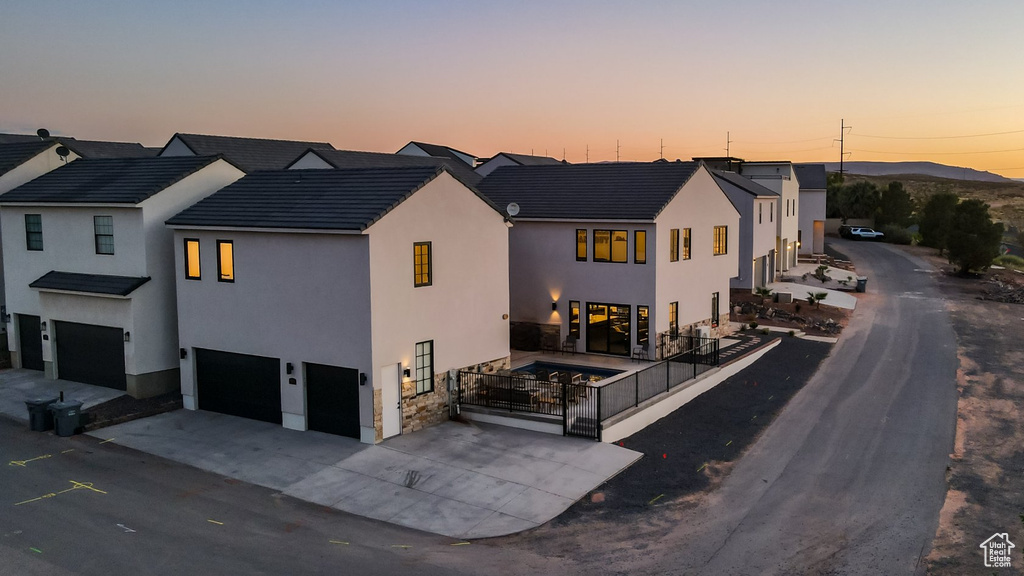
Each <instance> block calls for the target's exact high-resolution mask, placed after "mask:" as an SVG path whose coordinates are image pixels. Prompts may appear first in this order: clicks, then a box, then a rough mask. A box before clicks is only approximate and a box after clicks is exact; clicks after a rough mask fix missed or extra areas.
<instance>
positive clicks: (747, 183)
mask: <svg viewBox="0 0 1024 576" xmlns="http://www.w3.org/2000/svg"><path fill="white" fill-rule="evenodd" d="M711 174H712V175H714V177H715V180H719V181H724V182H728V183H729V184H732V185H733V186H735V187H736V188H739V189H740V190H743V191H744V192H746V193H748V194H752V195H754V196H775V197H778V195H779V193H778V192H776V191H774V190H772V189H770V188H767V187H765V186H762V185H761V184H758V183H757V182H754V181H753V180H751V179H750V178H746V177H744V176H740V175H739V174H737V173H735V172H726V171H724V170H712V171H711Z"/></svg>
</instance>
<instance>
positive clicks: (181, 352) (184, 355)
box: [178, 348, 188, 360]
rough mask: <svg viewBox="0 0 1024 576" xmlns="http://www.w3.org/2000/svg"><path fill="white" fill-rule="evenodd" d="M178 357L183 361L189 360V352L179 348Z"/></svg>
mask: <svg viewBox="0 0 1024 576" xmlns="http://www.w3.org/2000/svg"><path fill="white" fill-rule="evenodd" d="M178 356H179V357H180V358H181V359H182V360H184V359H185V358H188V350H186V349H184V348H178Z"/></svg>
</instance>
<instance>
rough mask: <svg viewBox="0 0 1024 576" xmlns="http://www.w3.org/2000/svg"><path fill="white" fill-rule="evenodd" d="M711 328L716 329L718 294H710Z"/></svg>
mask: <svg viewBox="0 0 1024 576" xmlns="http://www.w3.org/2000/svg"><path fill="white" fill-rule="evenodd" d="M711 327H712V328H717V327H718V292H714V293H712V294H711Z"/></svg>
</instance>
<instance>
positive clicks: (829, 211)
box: [825, 172, 843, 218]
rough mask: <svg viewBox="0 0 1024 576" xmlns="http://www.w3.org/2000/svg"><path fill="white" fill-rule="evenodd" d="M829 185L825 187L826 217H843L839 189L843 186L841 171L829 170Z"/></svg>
mask: <svg viewBox="0 0 1024 576" xmlns="http://www.w3.org/2000/svg"><path fill="white" fill-rule="evenodd" d="M826 178H827V179H828V187H827V188H826V189H825V217H826V218H841V217H842V215H841V214H840V213H839V191H840V190H842V188H843V175H842V174H840V173H839V172H829V173H828V176H827V177H826Z"/></svg>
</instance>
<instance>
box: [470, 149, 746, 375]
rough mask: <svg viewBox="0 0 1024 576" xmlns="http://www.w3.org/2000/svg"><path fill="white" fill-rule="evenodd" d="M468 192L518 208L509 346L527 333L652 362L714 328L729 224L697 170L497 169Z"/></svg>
mask: <svg viewBox="0 0 1024 576" xmlns="http://www.w3.org/2000/svg"><path fill="white" fill-rule="evenodd" d="M478 188H479V189H480V191H481V192H483V193H484V194H485V195H487V196H488V197H489V198H490V199H491V201H492V202H494V203H495V204H496V205H499V206H507V205H509V204H512V203H515V204H517V205H518V207H519V213H518V215H517V216H516V217H515V222H516V224H515V227H513V228H512V230H511V231H510V239H509V276H510V286H511V288H510V297H511V315H512V320H513V322H514V323H515V324H514V327H513V346H517V345H520V346H523V345H525V346H530V345H531V343H530V342H528V340H529V339H530V338H531V336H530V334H537V333H538V332H539V333H540V337H541V338H544V337H545V336H546V335H554V336H555V337H556V338H557V340H558V341H559V342H565V340H566V338H567V337H572V338H574V339H576V344H577V349H578V351H580V352H588V353H596V354H612V355H619V356H631V355H633V354H634V353H635V352H640V351H645V352H646V353H647V355H648V357H650V358H661V357H663V356H664V354H665V350H667V348H668V346H669V343H670V341H672V340H674V339H675V337H677V336H679V335H699V334H710V335H719V334H720V333H722V332H724V331H725V330H726V327H727V326H728V308H729V284H730V279H731V278H732V277H733V276H735V275H736V269H737V258H738V253H739V219H740V217H739V212H738V211H737V210H736V208H735V207H734V206H733V204H732V203H731V202H730V201H729V198H728V197H727V196H726V195H725V193H724V192H723V191H722V189H721V188H720V187H719V185H718V184H717V183H716V181H715V178H714V176H713V175H712V173H711V172H710V171H709V170H708V169H707V167H706V166H704V165H703V164H700V163H696V162H654V163H608V164H572V165H553V166H508V167H503V168H499V169H498V170H495V171H494V172H493V173H491V174H490V175H489V176H488V177H487V178H485V179H484V180H483V182H481V183H480V184H479V186H478ZM532 345H535V343H534V344H532Z"/></svg>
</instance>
